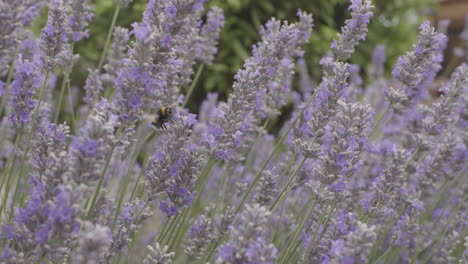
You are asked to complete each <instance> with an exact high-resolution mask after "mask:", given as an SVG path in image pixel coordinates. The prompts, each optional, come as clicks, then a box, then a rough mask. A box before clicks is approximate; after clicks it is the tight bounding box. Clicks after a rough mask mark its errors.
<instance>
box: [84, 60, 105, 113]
mask: <svg viewBox="0 0 468 264" xmlns="http://www.w3.org/2000/svg"><path fill="white" fill-rule="evenodd" d="M88 71H89V75H88V78H86V84H85V86H84V89H85V91H86V95H85V97H84V99H83V101H84V102H85V103H86V104H87V105H88V106H89V108H90V109H93V108H94V106H95V105H96V104H97V103H98V101H99V99H100V94H101V92H102V91H103V90H104V88H103V87H102V82H101V79H100V78H99V77H100V76H99V73H98V72H97V70H91V69H88Z"/></svg>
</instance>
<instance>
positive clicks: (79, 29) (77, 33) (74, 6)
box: [68, 0, 94, 41]
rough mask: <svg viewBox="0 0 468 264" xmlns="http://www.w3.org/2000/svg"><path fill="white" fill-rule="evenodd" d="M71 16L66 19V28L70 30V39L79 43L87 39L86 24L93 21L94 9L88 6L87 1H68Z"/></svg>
mask: <svg viewBox="0 0 468 264" xmlns="http://www.w3.org/2000/svg"><path fill="white" fill-rule="evenodd" d="M69 5H70V9H71V15H70V17H69V18H68V26H69V27H70V30H71V39H72V40H73V41H80V40H82V39H83V38H88V37H89V30H87V29H86V27H87V26H88V23H89V22H90V21H91V20H92V19H93V16H94V14H93V11H94V8H93V7H92V6H91V5H89V4H88V0H70V3H69Z"/></svg>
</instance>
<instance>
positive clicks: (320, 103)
mask: <svg viewBox="0 0 468 264" xmlns="http://www.w3.org/2000/svg"><path fill="white" fill-rule="evenodd" d="M321 64H322V67H323V70H324V77H323V81H322V83H321V84H320V86H319V87H318V89H317V95H316V96H315V98H314V99H313V100H312V104H311V106H310V107H309V108H308V109H306V110H305V111H304V114H303V115H302V116H301V118H300V120H299V122H298V125H297V126H296V127H295V128H294V130H293V135H292V136H293V137H294V141H293V151H294V152H296V153H298V154H301V155H303V156H305V157H308V158H310V157H315V156H316V155H317V154H318V151H319V149H318V148H319V146H318V144H317V142H315V140H314V139H320V138H321V137H322V136H323V135H324V134H325V125H326V124H327V123H328V122H329V119H330V118H331V117H333V116H334V115H336V112H337V110H336V109H337V108H338V100H339V99H340V98H341V97H342V95H343V94H344V93H345V91H346V88H347V86H348V84H347V83H346V80H347V79H348V76H349V71H348V69H349V65H348V64H346V63H342V62H333V61H332V60H331V58H329V57H327V58H324V59H322V60H321Z"/></svg>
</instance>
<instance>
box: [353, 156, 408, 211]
mask: <svg viewBox="0 0 468 264" xmlns="http://www.w3.org/2000/svg"><path fill="white" fill-rule="evenodd" d="M392 156H393V158H392V163H391V164H390V166H389V167H388V168H387V169H385V170H384V171H383V172H382V175H381V176H379V178H378V179H377V181H376V182H375V183H374V184H373V185H372V188H371V192H370V193H368V194H367V195H366V196H365V197H364V199H363V200H362V201H361V205H362V208H363V209H364V210H366V213H367V214H368V215H369V216H370V217H380V216H382V215H383V214H384V213H386V212H387V213H388V211H389V210H391V209H390V208H391V207H392V205H395V202H396V200H397V199H398V198H399V195H400V193H399V192H400V190H401V188H402V187H403V184H404V182H405V179H404V178H403V173H404V169H405V168H404V165H405V161H406V159H407V157H408V155H407V153H405V151H404V150H402V149H397V148H396V147H394V150H393V154H392Z"/></svg>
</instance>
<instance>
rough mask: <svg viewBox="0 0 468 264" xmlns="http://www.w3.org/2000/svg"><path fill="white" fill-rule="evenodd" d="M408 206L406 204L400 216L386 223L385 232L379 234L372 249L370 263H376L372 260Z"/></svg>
mask: <svg viewBox="0 0 468 264" xmlns="http://www.w3.org/2000/svg"><path fill="white" fill-rule="evenodd" d="M406 209H407V207H406V206H405V207H404V208H403V209H402V210H401V211H400V212H399V213H398V216H397V217H396V218H395V219H391V222H390V223H389V224H387V225H385V229H384V230H383V232H382V233H381V234H380V235H379V237H378V238H377V241H376V242H375V243H374V245H373V246H372V249H371V253H370V254H369V263H375V262H374V261H372V260H373V259H374V257H375V255H376V254H377V251H378V250H379V247H380V245H381V244H382V243H383V242H385V237H386V236H387V233H388V232H389V231H390V229H391V228H392V227H393V226H394V225H395V224H396V222H398V220H399V219H400V217H401V216H402V215H403V214H404V213H405V212H406Z"/></svg>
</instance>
